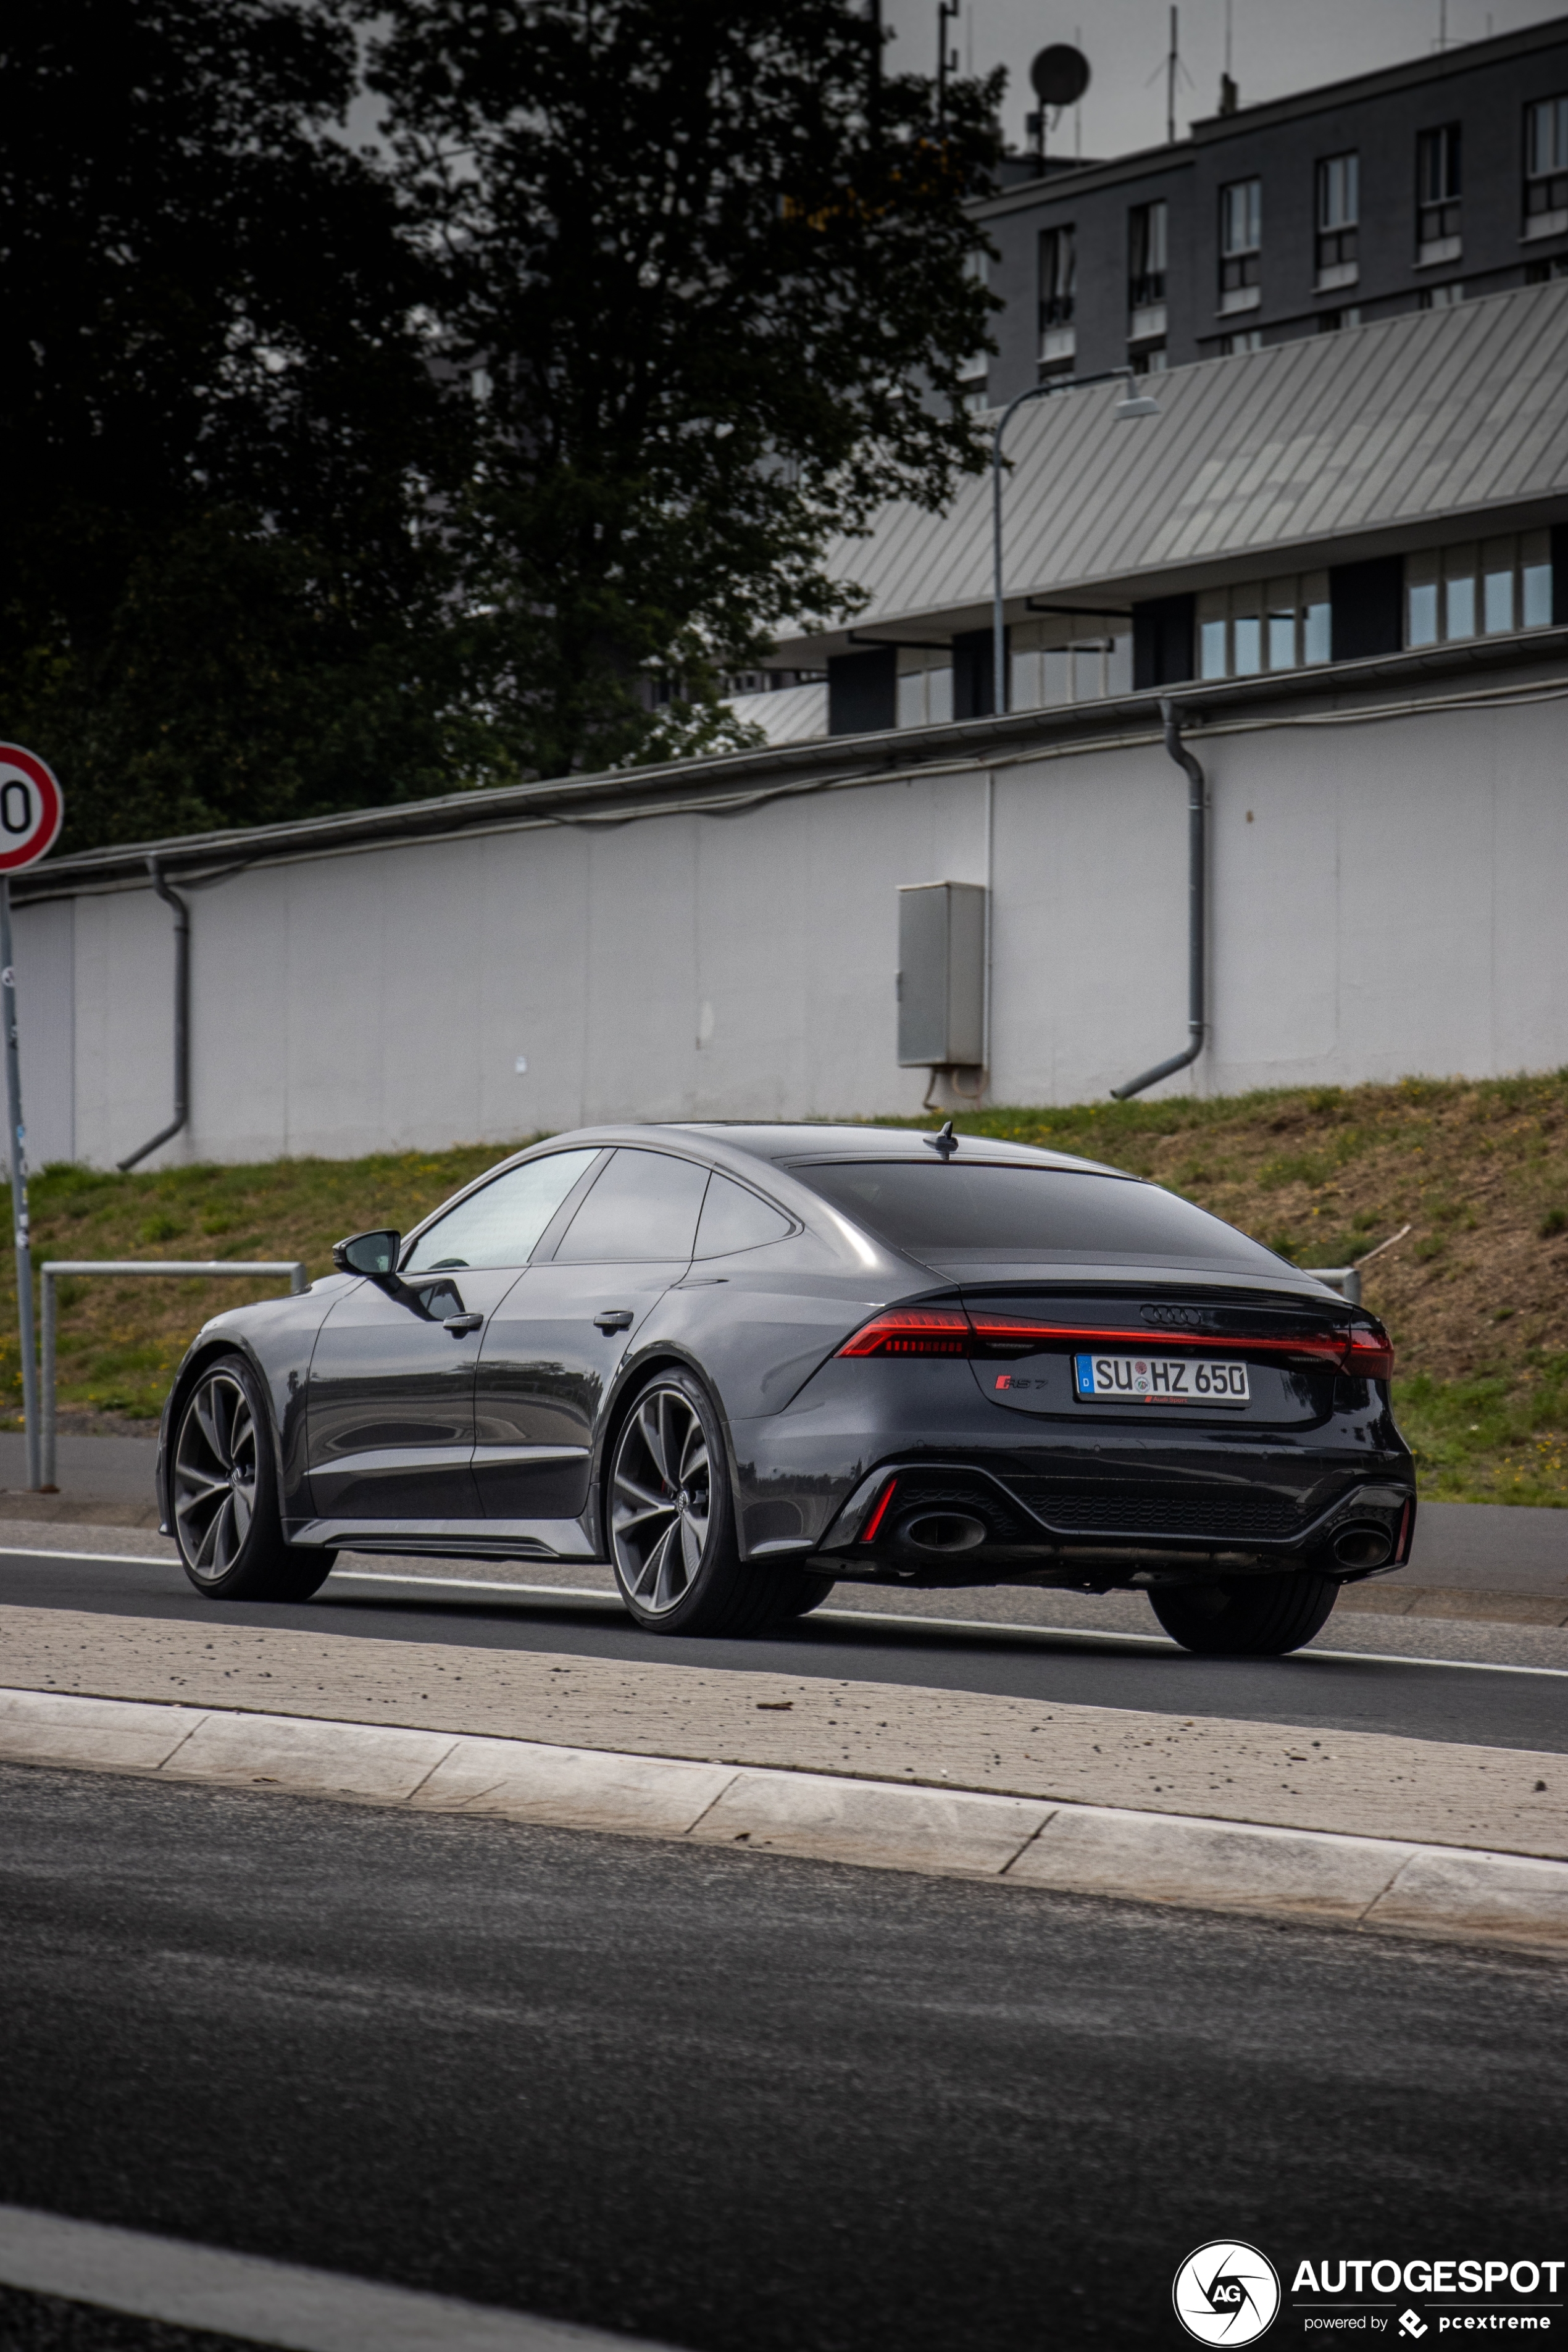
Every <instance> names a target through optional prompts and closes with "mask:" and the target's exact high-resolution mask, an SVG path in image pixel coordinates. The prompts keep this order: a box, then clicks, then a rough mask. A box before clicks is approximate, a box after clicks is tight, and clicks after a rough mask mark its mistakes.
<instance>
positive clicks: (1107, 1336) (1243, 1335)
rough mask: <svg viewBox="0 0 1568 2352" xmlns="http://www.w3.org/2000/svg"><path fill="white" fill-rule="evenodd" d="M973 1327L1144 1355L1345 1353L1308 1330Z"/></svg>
mask: <svg viewBox="0 0 1568 2352" xmlns="http://www.w3.org/2000/svg"><path fill="white" fill-rule="evenodd" d="M972 1319H973V1324H974V1328H975V1330H976V1332H977V1333H978V1334H979V1336H980V1338H981V1339H992V1340H1002V1341H1006V1340H1009V1339H1011V1340H1019V1339H1032V1340H1040V1339H1057V1340H1062V1341H1065V1342H1066V1343H1067V1344H1068V1346H1071V1347H1075V1348H1138V1349H1142V1352H1143V1353H1144V1354H1145V1355H1147V1354H1149V1353H1151V1352H1152V1350H1153V1349H1157V1348H1205V1349H1207V1350H1208V1352H1209V1353H1210V1354H1211V1355H1213V1354H1215V1352H1216V1351H1219V1352H1222V1353H1223V1352H1224V1351H1226V1350H1227V1349H1233V1350H1236V1351H1237V1352H1238V1353H1242V1352H1245V1353H1248V1354H1256V1353H1258V1352H1259V1351H1262V1352H1263V1353H1266V1354H1268V1355H1282V1356H1312V1357H1321V1358H1322V1359H1323V1360H1326V1361H1331V1362H1333V1363H1336V1364H1338V1363H1340V1362H1342V1360H1343V1358H1344V1353H1345V1341H1344V1335H1343V1333H1342V1332H1339V1333H1336V1332H1330V1331H1324V1332H1321V1333H1320V1332H1307V1333H1303V1334H1302V1335H1301V1336H1300V1338H1297V1339H1280V1338H1279V1337H1278V1336H1277V1335H1274V1334H1264V1333H1262V1332H1258V1333H1256V1334H1255V1333H1253V1332H1250V1331H1247V1332H1242V1331H1208V1332H1195V1331H1162V1330H1153V1331H1151V1330H1142V1331H1125V1330H1120V1329H1118V1328H1115V1327H1114V1326H1106V1325H1097V1326H1095V1327H1094V1328H1092V1329H1089V1328H1085V1327H1084V1326H1083V1325H1081V1324H1077V1323H1033V1322H1028V1321H1026V1320H1025V1319H1024V1318H1023V1317H1021V1316H1015V1315H986V1314H984V1313H976V1314H974V1315H973V1318H972Z"/></svg>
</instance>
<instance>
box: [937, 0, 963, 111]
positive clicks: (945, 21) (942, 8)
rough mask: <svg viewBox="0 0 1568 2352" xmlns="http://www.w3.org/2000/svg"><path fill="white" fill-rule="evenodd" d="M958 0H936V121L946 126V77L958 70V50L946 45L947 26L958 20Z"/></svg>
mask: <svg viewBox="0 0 1568 2352" xmlns="http://www.w3.org/2000/svg"><path fill="white" fill-rule="evenodd" d="M959 6H960V0H936V122H937V129H938V130H939V131H945V130H946V128H947V78H948V76H949V74H950V73H956V72H957V70H958V51H957V50H956V49H950V48H949V47H948V46H947V28H948V26H949V25H950V24H955V23H956V22H957V20H958V11H959Z"/></svg>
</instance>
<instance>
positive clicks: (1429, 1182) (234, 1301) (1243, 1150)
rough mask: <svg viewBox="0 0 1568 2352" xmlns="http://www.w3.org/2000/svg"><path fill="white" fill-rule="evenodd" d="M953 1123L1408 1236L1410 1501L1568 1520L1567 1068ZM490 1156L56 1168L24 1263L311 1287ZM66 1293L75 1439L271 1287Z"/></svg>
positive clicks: (1379, 1305)
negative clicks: (1542, 1512)
mask: <svg viewBox="0 0 1568 2352" xmlns="http://www.w3.org/2000/svg"><path fill="white" fill-rule="evenodd" d="M922 1123H923V1122H922ZM956 1123H957V1125H958V1126H959V1127H960V1128H961V1129H969V1131H971V1132H972V1133H979V1134H987V1135H997V1136H1005V1137H1007V1138H1009V1139H1015V1140H1016V1141H1019V1142H1028V1143H1042V1144H1047V1145H1049V1146H1051V1147H1052V1148H1053V1149H1055V1150H1064V1151H1075V1152H1082V1153H1084V1154H1086V1155H1087V1156H1088V1157H1089V1158H1091V1159H1099V1160H1109V1161H1110V1162H1112V1163H1113V1164H1114V1165H1116V1166H1117V1167H1121V1168H1130V1169H1133V1170H1135V1171H1137V1172H1138V1173H1139V1174H1141V1175H1146V1176H1152V1177H1154V1178H1156V1179H1157V1180H1158V1181H1160V1182H1161V1183H1163V1184H1169V1185H1171V1186H1172V1187H1173V1189H1174V1190H1176V1191H1177V1192H1184V1193H1185V1194H1186V1195H1187V1196H1188V1198H1189V1199H1191V1200H1194V1201H1197V1202H1201V1203H1202V1205H1203V1206H1204V1207H1205V1208H1207V1209H1212V1210H1214V1212H1215V1214H1216V1215H1219V1216H1222V1217H1225V1218H1227V1219H1228V1220H1229V1221H1230V1222H1231V1223H1233V1224H1237V1225H1240V1226H1241V1227H1242V1228H1243V1229H1244V1230H1245V1231H1246V1232H1247V1233H1250V1234H1256V1235H1257V1236H1258V1239H1259V1240H1261V1241H1264V1242H1267V1243H1268V1244H1269V1245H1270V1247H1272V1248H1274V1249H1277V1250H1279V1251H1280V1252H1281V1253H1282V1255H1285V1256H1287V1257H1289V1258H1292V1259H1294V1260H1295V1262H1296V1263H1297V1264H1298V1265H1344V1264H1347V1263H1348V1262H1350V1261H1352V1260H1353V1259H1355V1258H1359V1257H1363V1256H1364V1255H1366V1254H1367V1253H1368V1252H1369V1251H1371V1250H1372V1249H1373V1248H1375V1247H1376V1245H1377V1244H1379V1243H1380V1242H1382V1241H1384V1239H1386V1238H1387V1237H1388V1236H1389V1235H1390V1234H1394V1233H1396V1232H1398V1230H1399V1228H1400V1227H1401V1226H1402V1225H1405V1224H1406V1223H1408V1224H1409V1225H1410V1227H1411V1231H1410V1233H1409V1234H1407V1235H1406V1236H1405V1239H1404V1240H1403V1241H1400V1242H1398V1243H1396V1244H1394V1247H1393V1248H1392V1249H1390V1250H1388V1251H1387V1252H1386V1253H1385V1254H1384V1255H1382V1256H1380V1257H1378V1258H1376V1259H1375V1260H1373V1263H1372V1264H1371V1265H1368V1267H1367V1269H1366V1273H1365V1276H1364V1277H1363V1279H1364V1283H1365V1296H1366V1303H1367V1305H1368V1306H1369V1307H1371V1308H1372V1309H1373V1312H1374V1313H1375V1314H1378V1315H1381V1316H1382V1317H1383V1318H1384V1320H1385V1322H1387V1324H1388V1325H1389V1327H1390V1328H1391V1330H1392V1331H1393V1333H1394V1341H1395V1345H1396V1347H1397V1349H1398V1351H1399V1360H1400V1378H1399V1381H1398V1383H1397V1390H1396V1400H1397V1406H1398V1412H1399V1418H1400V1423H1401V1425H1402V1427H1403V1428H1404V1430H1405V1434H1406V1435H1407V1436H1408V1437H1409V1439H1410V1441H1411V1443H1412V1444H1413V1445H1414V1446H1415V1452H1416V1457H1417V1462H1418V1465H1419V1470H1420V1477H1421V1486H1422V1490H1423V1492H1424V1493H1426V1494H1428V1495H1431V1496H1435V1497H1439V1498H1442V1499H1447V1500H1454V1501H1471V1502H1511V1503H1550V1504H1559V1505H1562V1504H1568V1468H1565V1465H1568V1072H1564V1073H1563V1074H1561V1075H1559V1076H1552V1077H1544V1078H1510V1079H1501V1080H1497V1081H1493V1082H1489V1083H1487V1084H1482V1085H1469V1084H1466V1083H1464V1082H1462V1081H1452V1082H1428V1081H1426V1080H1414V1079H1412V1080H1406V1081H1405V1083H1403V1084H1402V1085H1399V1086H1394V1087H1347V1088H1339V1087H1314V1088H1310V1089H1300V1090H1295V1091H1290V1092H1280V1093H1270V1094H1258V1095H1248V1096H1243V1097H1230V1098H1228V1099H1222V1100H1219V1101H1213V1102H1201V1101H1196V1100H1194V1099H1190V1098H1182V1099H1178V1100H1173V1101H1155V1102H1150V1103H1138V1102H1133V1103H1110V1102H1107V1103H1089V1104H1084V1105H1079V1106H1076V1107H1073V1108H1067V1109H1060V1110H1028V1109H1006V1108H1002V1109H995V1110H984V1111H979V1112H975V1113H972V1114H968V1115H966V1116H965V1117H963V1118H961V1119H959V1120H958V1121H957V1122H956ZM500 1156H501V1154H500V1150H499V1149H497V1148H495V1147H492V1146H489V1145H474V1146H467V1147H464V1148H462V1149H460V1150H450V1151H443V1152H409V1153H404V1154H397V1155H392V1154H383V1155H378V1156H377V1157H375V1158H374V1159H369V1160H277V1161H271V1162H268V1163H266V1164H265V1165H262V1166H259V1167H242V1168H200V1167H198V1168H182V1169H175V1170H170V1171H166V1172H164V1173H162V1174H156V1175H137V1174H132V1175H130V1176H118V1175H112V1176H106V1175H100V1174H97V1173H95V1172H93V1171H88V1170H84V1169H77V1168H58V1169H49V1170H46V1171H44V1173H43V1174H42V1175H41V1176H40V1177H39V1178H38V1179H37V1181H36V1183H35V1185H34V1186H33V1188H32V1208H33V1222H34V1234H35V1244H36V1253H37V1256H38V1257H39V1258H40V1259H41V1258H44V1257H121V1256H135V1257H141V1256H146V1257H182V1256H197V1257H208V1256H211V1257H231V1258H245V1257H269V1258H270V1257H279V1258H292V1257H299V1258H302V1259H303V1260H304V1262H305V1264H306V1265H307V1267H308V1268H309V1270H310V1273H311V1274H312V1275H316V1274H321V1273H323V1272H324V1271H325V1270H326V1269H327V1266H328V1265H329V1263H330V1257H329V1252H330V1249H331V1244H332V1242H333V1241H334V1240H336V1239H337V1237H338V1236H339V1235H340V1234H346V1233H353V1232H356V1231H359V1230H362V1229H364V1228H366V1227H369V1226H373V1225H377V1224H394V1225H399V1226H401V1227H403V1228H404V1229H405V1230H406V1228H407V1227H409V1226H410V1225H412V1224H413V1223H415V1222H416V1220H417V1219H418V1218H419V1217H421V1216H422V1215H423V1214H424V1213H426V1211H427V1210H428V1209H430V1208H433V1207H434V1206H435V1205H436V1203H437V1202H438V1201H440V1200H442V1199H444V1198H445V1196H446V1195H447V1193H448V1192H452V1191H453V1190H454V1189H455V1188H456V1187H457V1186H458V1185H459V1184H461V1183H463V1182H465V1181H467V1180H468V1178H469V1177H470V1176H472V1175H475V1174H477V1173H478V1172H479V1171H480V1170H481V1169H483V1168H485V1167H488V1166H489V1165H490V1164H492V1162H493V1161H494V1160H497V1159H499V1158H500ZM62 1287H63V1290H64V1297H63V1300H62V1313H61V1318H60V1399H61V1404H62V1408H64V1409H65V1410H64V1411H63V1412H62V1421H63V1422H64V1423H65V1424H66V1425H69V1424H70V1423H73V1422H74V1423H75V1424H76V1425H77V1426H79V1427H80V1426H89V1425H91V1424H92V1421H93V1419H94V1418H96V1417H100V1416H108V1417H113V1418H119V1417H121V1416H132V1417H134V1418H144V1417H150V1416H152V1415H153V1414H155V1413H156V1412H157V1411H158V1409H159V1407H160V1405H161V1403H162V1401H163V1391H164V1389H165V1387H166V1385H167V1383H168V1380H169V1376H170V1373H171V1371H172V1370H173V1369H174V1365H175V1364H176V1363H177V1362H178V1360H179V1358H180V1355H181V1353H182V1351H183V1349H184V1346H185V1343H186V1341H187V1339H189V1337H190V1335H191V1333H192V1332H193V1331H194V1330H195V1328H196V1327H197V1325H198V1324H199V1323H200V1322H201V1321H202V1320H203V1319H204V1318H205V1317H206V1316H207V1315H210V1314H213V1313H215V1312H216V1311H217V1310H218V1309H219V1308H221V1307H232V1306H237V1305H238V1304H239V1303H240V1302H241V1300H242V1299H244V1298H247V1297H257V1296H261V1295H264V1294H265V1293H266V1291H267V1288H268V1286H266V1285H260V1284H258V1285H247V1284H246V1283H244V1282H241V1281H227V1282H223V1283H207V1284H200V1283H184V1282H157V1283H151V1282H140V1281H139V1282H126V1283H110V1282H106V1281H103V1280H100V1279H97V1278H94V1279H91V1280H83V1281H80V1282H77V1283H74V1284H68V1285H65V1286H62ZM272 1287H274V1288H276V1286H272ZM5 1307H6V1310H7V1328H6V1329H5V1334H4V1340H3V1345H0V1410H3V1409H4V1408H5V1406H6V1405H7V1404H8V1405H9V1408H10V1411H11V1412H12V1413H13V1414H14V1413H15V1412H16V1410H17V1408H18V1406H19V1402H20V1381H19V1364H18V1356H17V1349H16V1319H15V1300H14V1296H12V1295H7V1297H6V1298H5Z"/></svg>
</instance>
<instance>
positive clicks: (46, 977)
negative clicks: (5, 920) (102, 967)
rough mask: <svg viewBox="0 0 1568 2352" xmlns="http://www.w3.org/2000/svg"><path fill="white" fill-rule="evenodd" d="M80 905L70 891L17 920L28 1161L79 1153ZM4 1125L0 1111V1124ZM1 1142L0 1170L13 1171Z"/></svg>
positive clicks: (39, 1163) (36, 1163)
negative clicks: (77, 937)
mask: <svg viewBox="0 0 1568 2352" xmlns="http://www.w3.org/2000/svg"><path fill="white" fill-rule="evenodd" d="M75 929H76V925H75V908H74V907H73V906H72V904H71V902H70V900H69V899H68V898H65V899H58V900H56V901H55V902H54V903H53V904H47V903H46V904H45V905H43V906H39V907H18V908H17V909H16V913H15V915H14V917H13V919H12V952H13V954H14V955H15V956H16V1046H17V1054H18V1058H19V1060H20V1062H21V1075H22V1123H23V1125H24V1126H25V1127H26V1130H27V1165H28V1167H29V1168H47V1166H48V1164H49V1162H50V1161H51V1160H74V1159H75V1158H76V955H75V936H74V935H75ZM4 1125H5V1120H4V1117H3V1116H0V1129H3V1128H4ZM9 1165H10V1163H9V1161H8V1160H6V1159H5V1150H4V1147H3V1145H0V1169H4V1171H5V1173H6V1174H8V1173H9Z"/></svg>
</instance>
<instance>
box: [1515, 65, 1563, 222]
mask: <svg viewBox="0 0 1568 2352" xmlns="http://www.w3.org/2000/svg"><path fill="white" fill-rule="evenodd" d="M1565 228H1568V98H1543V99H1542V100H1540V102H1539V104H1537V105H1535V106H1527V107H1526V108H1525V110H1524V233H1525V235H1526V236H1556V235H1557V233H1558V231H1559V230H1560V229H1565Z"/></svg>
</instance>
